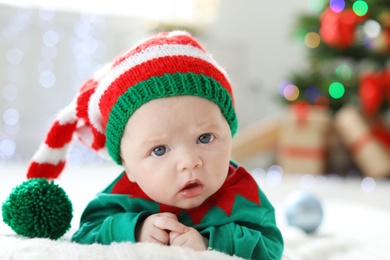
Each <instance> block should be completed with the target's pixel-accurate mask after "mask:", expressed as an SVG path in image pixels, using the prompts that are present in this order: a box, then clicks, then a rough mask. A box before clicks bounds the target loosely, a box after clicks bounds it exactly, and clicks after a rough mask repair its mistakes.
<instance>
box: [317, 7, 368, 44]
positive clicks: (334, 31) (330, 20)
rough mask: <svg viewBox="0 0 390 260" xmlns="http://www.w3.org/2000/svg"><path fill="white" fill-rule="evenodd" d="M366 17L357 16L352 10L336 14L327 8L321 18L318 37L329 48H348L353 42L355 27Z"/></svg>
mask: <svg viewBox="0 0 390 260" xmlns="http://www.w3.org/2000/svg"><path fill="white" fill-rule="evenodd" d="M367 17H368V16H367V15H365V16H357V15H356V14H355V12H354V11H353V10H352V9H345V10H343V11H342V12H340V13H336V12H334V11H333V10H332V9H330V8H327V9H326V10H325V11H324V12H323V14H322V16H321V27H320V31H319V33H320V36H321V38H322V40H323V41H324V42H325V43H326V44H328V45H330V46H333V47H335V48H340V49H345V48H348V47H350V46H351V45H352V44H353V42H354V41H355V32H356V26H357V25H358V24H359V23H361V22H363V21H365V20H366V19H367Z"/></svg>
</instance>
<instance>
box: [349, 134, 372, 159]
mask: <svg viewBox="0 0 390 260" xmlns="http://www.w3.org/2000/svg"><path fill="white" fill-rule="evenodd" d="M373 139H374V136H373V135H372V133H371V132H367V133H365V134H363V135H362V136H361V137H360V138H358V139H357V140H356V141H355V142H353V143H352V144H351V146H350V147H349V148H350V150H351V152H352V153H353V154H356V153H358V152H360V150H361V149H362V148H363V147H364V146H366V145H367V144H368V143H370V142H371V141H373Z"/></svg>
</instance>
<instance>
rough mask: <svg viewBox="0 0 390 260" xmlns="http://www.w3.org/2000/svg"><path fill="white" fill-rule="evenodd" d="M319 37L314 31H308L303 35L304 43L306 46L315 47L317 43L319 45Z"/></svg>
mask: <svg viewBox="0 0 390 260" xmlns="http://www.w3.org/2000/svg"><path fill="white" fill-rule="evenodd" d="M320 42H321V37H320V36H319V35H318V33H315V32H309V33H308V34H306V36H305V44H306V46H307V47H309V48H311V49H314V48H317V47H318V45H320Z"/></svg>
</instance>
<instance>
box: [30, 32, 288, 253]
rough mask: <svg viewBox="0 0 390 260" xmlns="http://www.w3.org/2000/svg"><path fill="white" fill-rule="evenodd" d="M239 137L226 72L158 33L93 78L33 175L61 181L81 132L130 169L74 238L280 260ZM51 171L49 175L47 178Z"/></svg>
mask: <svg viewBox="0 0 390 260" xmlns="http://www.w3.org/2000/svg"><path fill="white" fill-rule="evenodd" d="M236 130H237V118H236V113H235V110H234V100H233V93H232V88H231V85H230V82H229V79H228V77H227V75H226V73H225V72H224V70H223V69H222V68H221V67H220V66H219V65H218V64H217V63H216V61H215V60H214V59H213V58H212V57H211V56H210V55H209V54H208V53H207V51H206V50H205V48H204V47H203V46H201V45H200V44H199V43H198V41H197V40H195V39H194V38H193V37H192V36H191V35H190V34H188V33H186V32H183V31H173V32H167V33H159V34H156V35H154V36H152V37H150V38H148V39H146V40H144V41H142V42H141V43H139V44H138V45H136V46H135V47H133V48H132V49H130V50H129V51H128V52H126V53H124V54H122V55H120V56H118V57H117V58H116V59H115V60H114V61H113V62H112V63H111V64H109V65H108V66H106V67H104V68H102V69H101V70H100V71H99V72H98V73H96V74H95V75H94V76H93V77H91V78H90V79H89V80H88V81H86V83H85V84H84V85H83V86H82V88H81V90H80V93H79V94H78V96H77V98H76V100H75V101H74V102H73V103H72V104H71V105H70V106H68V107H67V108H66V109H65V110H63V112H62V113H61V114H60V115H59V116H58V118H57V120H56V122H55V123H54V124H53V127H52V128H51V129H50V131H49V133H48V135H47V138H46V142H45V145H43V146H41V148H40V150H39V151H38V153H37V155H36V156H35V157H34V158H35V159H34V160H33V163H32V164H31V166H30V169H29V172H28V177H29V178H31V177H46V178H48V177H49V178H55V177H57V176H58V175H59V174H60V173H61V171H62V170H63V167H64V165H65V161H66V158H65V157H66V154H67V147H68V146H69V144H70V142H71V140H72V136H73V134H74V133H76V134H77V136H78V137H79V138H80V139H81V140H82V141H83V142H84V143H85V144H86V145H88V146H89V147H91V148H92V149H93V150H96V151H98V152H101V153H105V152H106V151H108V154H109V156H110V157H111V158H112V159H113V160H114V161H115V162H116V163H118V164H121V165H123V167H124V171H123V173H122V174H120V175H119V176H118V177H117V178H116V179H115V180H114V181H113V182H112V183H111V184H110V185H109V186H108V187H107V188H106V189H104V190H103V191H102V192H100V193H98V194H97V196H96V198H95V199H93V200H92V201H91V202H90V203H89V204H88V205H87V207H86V209H85V211H84V212H83V214H82V216H81V223H80V228H79V230H78V231H77V232H76V233H75V234H74V235H73V237H72V240H73V241H75V242H78V243H82V244H92V243H101V244H107V245H108V244H110V243H112V242H124V241H130V242H153V243H159V244H163V245H177V246H185V247H190V248H193V249H195V250H218V251H221V252H225V253H227V254H230V255H236V256H240V257H243V258H251V259H280V258H281V256H282V252H283V239H282V236H281V233H280V231H279V229H278V227H277V226H276V222H275V214H274V209H273V207H272V205H271V204H270V202H269V201H268V200H267V198H266V196H265V195H264V193H263V192H262V190H261V189H260V188H259V187H258V185H257V184H256V182H255V180H254V179H253V178H252V177H251V175H250V174H249V173H248V172H247V170H246V169H245V168H243V167H242V166H239V165H237V164H236V163H234V162H233V161H232V160H231V158H230V155H231V147H232V137H233V136H234V134H235V133H236ZM54 150H55V151H56V153H54ZM49 157H50V159H49ZM45 167H46V168H47V167H48V168H50V172H51V176H47V174H46V175H45V176H43V175H44V174H43V172H46V173H47V172H48V171H43V170H44V169H45Z"/></svg>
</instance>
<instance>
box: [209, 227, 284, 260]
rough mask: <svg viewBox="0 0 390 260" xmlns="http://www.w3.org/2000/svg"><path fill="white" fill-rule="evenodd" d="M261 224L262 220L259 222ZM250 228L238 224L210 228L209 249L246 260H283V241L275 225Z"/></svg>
mask: <svg viewBox="0 0 390 260" xmlns="http://www.w3.org/2000/svg"><path fill="white" fill-rule="evenodd" d="M259 222H261V220H259ZM259 229H260V227H250V226H248V225H246V224H245V225H244V224H241V223H237V222H230V223H228V224H225V225H221V226H215V227H210V228H208V229H206V230H205V231H206V232H202V233H206V234H204V235H206V236H208V237H209V248H210V249H212V250H217V251H222V252H225V253H227V254H230V255H236V256H239V257H243V258H245V259H262V260H266V259H281V257H282V253H283V239H282V235H281V233H280V231H279V229H278V228H277V227H276V226H275V225H267V226H262V227H261V230H259Z"/></svg>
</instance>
